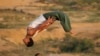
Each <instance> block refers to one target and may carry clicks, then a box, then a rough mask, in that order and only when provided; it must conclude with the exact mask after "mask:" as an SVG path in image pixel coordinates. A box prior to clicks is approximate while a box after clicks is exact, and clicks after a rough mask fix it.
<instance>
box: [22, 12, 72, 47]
mask: <svg viewBox="0 0 100 56" xmlns="http://www.w3.org/2000/svg"><path fill="white" fill-rule="evenodd" d="M56 20H58V21H60V23H61V25H62V27H63V29H64V30H65V32H71V25H70V20H69V18H68V16H67V15H66V14H64V13H63V12H60V11H53V12H48V13H44V14H41V15H40V16H39V17H38V18H37V19H35V20H34V21H32V22H31V23H30V24H29V26H28V27H27V34H26V37H25V38H24V39H23V42H24V43H25V45H26V46H27V47H31V46H33V44H34V42H33V40H32V36H33V37H34V36H35V35H36V34H37V33H39V32H41V31H42V30H44V29H46V28H47V27H48V26H50V25H51V24H52V23H54V21H56Z"/></svg>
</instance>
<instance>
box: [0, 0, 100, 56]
mask: <svg viewBox="0 0 100 56" xmlns="http://www.w3.org/2000/svg"><path fill="white" fill-rule="evenodd" d="M49 11H63V12H64V13H66V15H68V16H69V18H70V21H71V26H72V33H73V34H69V33H65V32H64V30H63V28H62V26H61V25H60V23H59V21H56V22H55V23H54V24H52V25H51V26H50V27H48V29H47V30H46V31H42V32H41V33H39V34H38V35H37V36H36V37H33V39H34V41H35V45H34V46H33V47H29V48H28V47H26V46H25V45H24V43H23V41H22V40H23V38H24V37H25V35H26V28H27V26H28V24H29V23H30V22H31V21H33V20H34V19H35V18H37V17H38V16H39V15H40V14H43V13H45V12H49ZM37 52H39V53H41V54H42V55H43V56H100V0H0V56H34V54H35V53H37Z"/></svg>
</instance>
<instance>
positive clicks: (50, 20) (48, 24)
mask: <svg viewBox="0 0 100 56" xmlns="http://www.w3.org/2000/svg"><path fill="white" fill-rule="evenodd" d="M54 21H55V19H53V18H52V17H51V18H50V17H49V18H48V20H46V21H45V22H43V24H40V25H39V26H38V27H37V30H38V31H39V32H40V31H42V30H44V29H46V28H47V27H48V26H50V25H51V24H52V23H54Z"/></svg>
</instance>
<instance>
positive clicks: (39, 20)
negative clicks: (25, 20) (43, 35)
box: [28, 14, 46, 28]
mask: <svg viewBox="0 0 100 56" xmlns="http://www.w3.org/2000/svg"><path fill="white" fill-rule="evenodd" d="M44 21H46V19H45V17H44V16H43V14H41V15H40V16H39V17H38V18H36V19H35V20H33V21H32V22H31V23H30V24H29V26H28V27H31V28H36V27H37V26H38V25H40V24H42V23H43V22H44Z"/></svg>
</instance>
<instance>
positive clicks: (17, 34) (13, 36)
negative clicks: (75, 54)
mask: <svg viewBox="0 0 100 56" xmlns="http://www.w3.org/2000/svg"><path fill="white" fill-rule="evenodd" d="M53 27H55V28H54V29H52V30H50V31H49V29H50V28H53ZM96 32H100V23H73V24H72V33H73V34H72V36H76V35H78V36H82V35H83V36H84V35H85V36H91V37H92V35H93V34H95V33H96ZM25 34H26V29H25V28H24V29H23V28H20V29H0V37H1V38H5V39H7V40H10V41H11V42H14V43H15V44H18V43H22V39H23V38H24V37H25ZM64 36H65V32H64V30H63V28H62V26H61V25H59V24H58V25H54V26H52V27H49V28H48V29H47V30H46V31H42V32H41V33H39V34H38V35H37V36H36V37H33V38H34V40H36V41H37V40H40V39H43V38H47V37H51V38H59V39H60V38H62V37H64Z"/></svg>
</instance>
